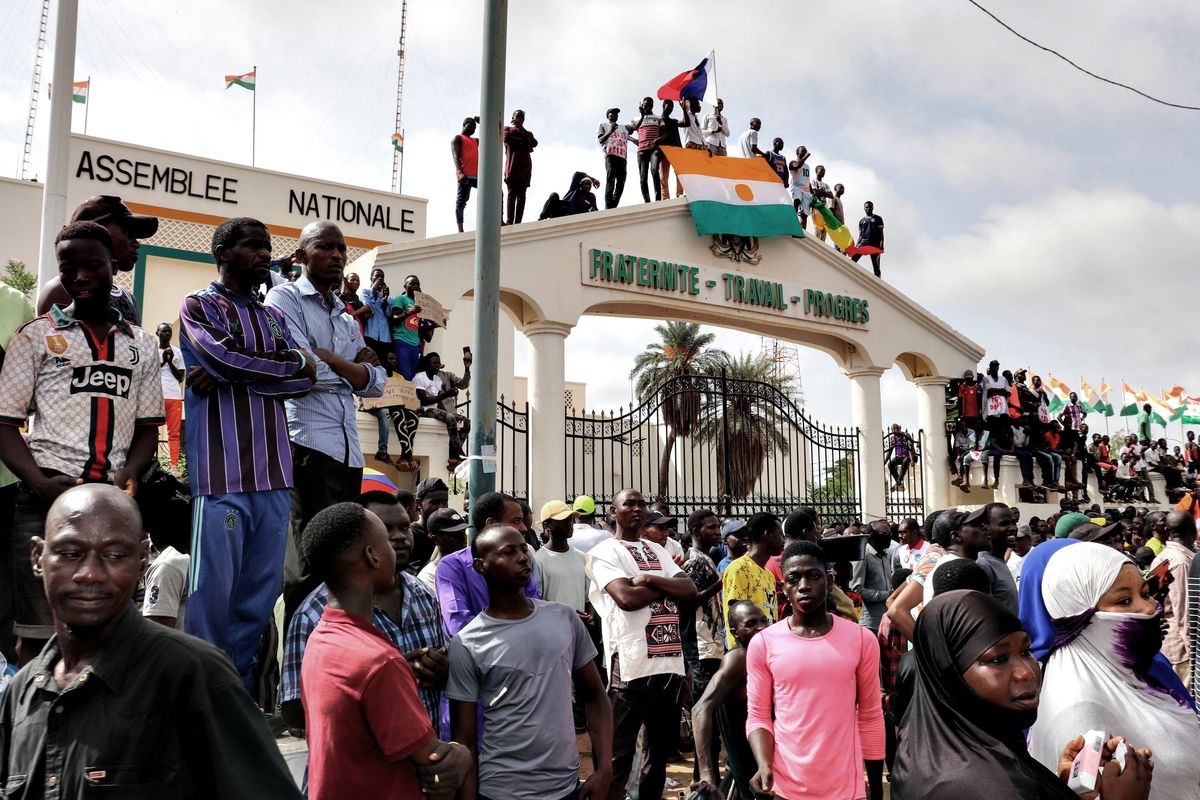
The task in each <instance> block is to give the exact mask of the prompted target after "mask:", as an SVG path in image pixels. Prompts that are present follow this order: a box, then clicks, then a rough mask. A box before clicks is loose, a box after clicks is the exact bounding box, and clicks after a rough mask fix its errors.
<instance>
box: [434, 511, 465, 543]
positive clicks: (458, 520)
mask: <svg viewBox="0 0 1200 800" xmlns="http://www.w3.org/2000/svg"><path fill="white" fill-rule="evenodd" d="M469 527H471V524H470V523H469V522H467V518H466V517H464V516H463V515H462V514H460V513H458V512H457V511H455V510H454V509H453V508H439V509H438V510H437V511H435V512H433V513H432V514H430V515H429V521H428V522H427V523H425V529H426V530H428V531H429V533H430V535H431V536H433V535H437V534H439V533H457V532H458V531H465V530H466V529H467V528H469Z"/></svg>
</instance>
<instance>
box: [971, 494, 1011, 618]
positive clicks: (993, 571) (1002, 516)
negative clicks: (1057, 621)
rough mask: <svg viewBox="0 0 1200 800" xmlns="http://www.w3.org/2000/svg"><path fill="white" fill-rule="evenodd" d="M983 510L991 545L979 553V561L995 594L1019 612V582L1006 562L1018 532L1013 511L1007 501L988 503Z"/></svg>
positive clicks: (1002, 601) (997, 600)
mask: <svg viewBox="0 0 1200 800" xmlns="http://www.w3.org/2000/svg"><path fill="white" fill-rule="evenodd" d="M981 510H982V511H983V512H984V517H983V523H984V524H985V525H986V526H987V527H986V530H987V534H988V548H987V549H986V550H984V551H983V552H981V553H980V554H979V558H977V559H976V563H978V564H979V566H981V567H983V571H984V572H986V573H987V574H988V577H989V578H991V581H992V597H994V598H996V602H998V603H1000V605H1002V606H1004V607H1005V608H1007V609H1008V610H1009V611H1011V612H1012V613H1014V614H1016V613H1017V582H1016V581H1015V580H1013V576H1012V573H1011V572H1009V570H1008V565H1007V564H1005V563H1004V554H1005V552H1007V550H1008V548H1009V546H1010V545H1011V544H1012V543H1013V542H1014V541H1015V540H1016V536H1017V523H1016V520H1015V518H1014V517H1013V511H1012V509H1011V508H1009V507H1008V506H1007V505H1005V504H1004V503H988V504H987V505H986V506H984V507H983V509H981Z"/></svg>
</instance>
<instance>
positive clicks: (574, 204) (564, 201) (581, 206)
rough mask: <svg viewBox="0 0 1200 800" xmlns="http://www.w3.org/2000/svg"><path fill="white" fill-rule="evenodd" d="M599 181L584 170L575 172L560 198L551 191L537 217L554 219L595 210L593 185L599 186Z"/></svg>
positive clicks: (556, 193)
mask: <svg viewBox="0 0 1200 800" xmlns="http://www.w3.org/2000/svg"><path fill="white" fill-rule="evenodd" d="M599 185H600V181H598V180H596V179H595V178H592V177H590V176H589V175H588V174H587V173H585V172H576V173H575V175H574V176H572V178H571V188H570V189H568V190H567V193H566V194H564V195H563V196H562V197H561V198H560V197H559V196H558V192H551V193H550V196H549V197H547V198H546V204H545V205H544V206H542V213H541V216H539V217H538V219H554V218H555V217H570V216H574V215H575V214H586V213H588V212H589V211H595V210H596V195H595V194H594V193H593V192H592V187H593V186H599Z"/></svg>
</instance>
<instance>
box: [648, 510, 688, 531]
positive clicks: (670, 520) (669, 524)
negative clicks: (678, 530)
mask: <svg viewBox="0 0 1200 800" xmlns="http://www.w3.org/2000/svg"><path fill="white" fill-rule="evenodd" d="M642 524H643V525H657V526H658V527H660V528H674V527H676V526H677V525H678V524H679V520H677V519H675V517H668V516H667V515H666V514H663V513H662V512H660V511H651V512H649V513H647V514H646V521H645V522H643V523H642Z"/></svg>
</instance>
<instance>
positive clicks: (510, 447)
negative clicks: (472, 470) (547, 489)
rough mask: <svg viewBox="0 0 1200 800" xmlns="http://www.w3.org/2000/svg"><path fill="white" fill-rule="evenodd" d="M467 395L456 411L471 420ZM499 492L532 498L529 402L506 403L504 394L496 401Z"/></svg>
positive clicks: (497, 483) (497, 480) (522, 497)
mask: <svg viewBox="0 0 1200 800" xmlns="http://www.w3.org/2000/svg"><path fill="white" fill-rule="evenodd" d="M465 397H466V399H465V400H463V401H462V402H461V403H459V404H458V406H457V407H456V411H457V413H459V414H461V415H462V416H464V417H466V418H467V419H470V418H471V397H470V393H469V392H468V393H465ZM463 445H464V447H465V445H466V442H465V441H464V442H463ZM496 491H498V492H505V493H506V494H511V495H512V496H513V497H519V498H520V499H522V500H525V501H528V500H529V403H524V404H523V405H522V406H521V407H518V406H517V404H516V402H515V401H509V402H508V403H507V404H506V403H505V402H504V396H503V395H501V396H500V400H499V401H497V402H496Z"/></svg>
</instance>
